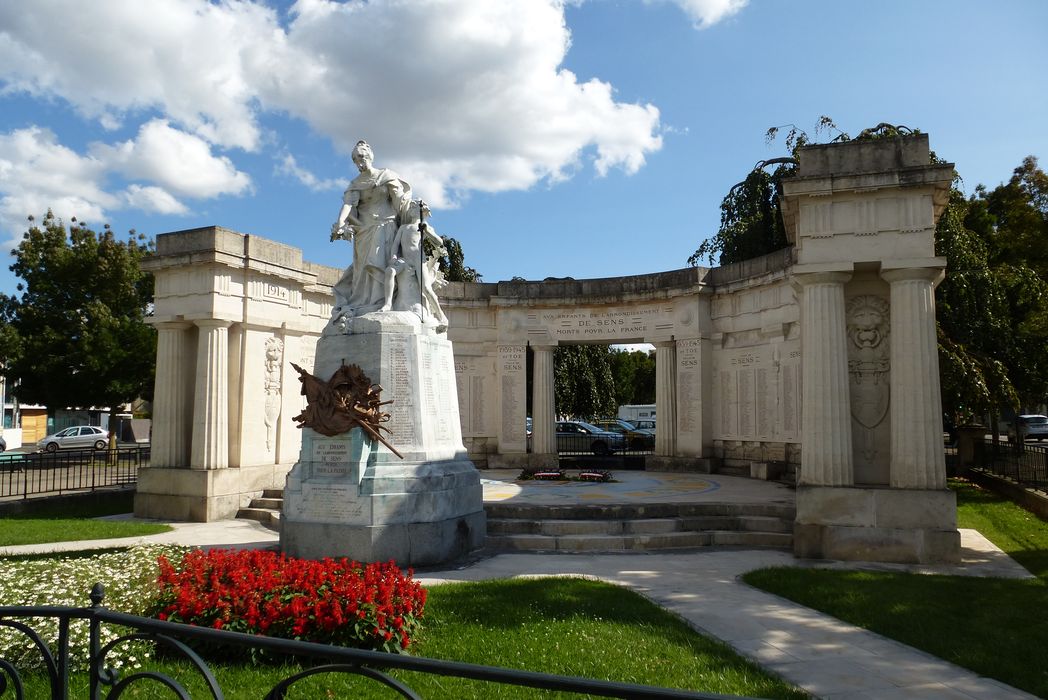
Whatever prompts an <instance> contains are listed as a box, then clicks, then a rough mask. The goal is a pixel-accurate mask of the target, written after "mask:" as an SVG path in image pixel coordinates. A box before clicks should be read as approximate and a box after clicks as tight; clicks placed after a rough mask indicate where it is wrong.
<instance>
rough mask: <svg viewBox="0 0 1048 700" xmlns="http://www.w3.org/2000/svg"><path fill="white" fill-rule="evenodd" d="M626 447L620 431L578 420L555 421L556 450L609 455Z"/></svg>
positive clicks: (624, 438)
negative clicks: (615, 431)
mask: <svg viewBox="0 0 1048 700" xmlns="http://www.w3.org/2000/svg"><path fill="white" fill-rule="evenodd" d="M624 449H626V437H625V436H624V435H622V434H621V433H613V432H611V431H610V430H602V429H600V428H598V427H597V426H595V425H592V424H590V423H586V422H583V421H580V420H562V421H557V452H592V453H593V454H595V455H609V454H611V453H612V452H621V451H622V450H624Z"/></svg>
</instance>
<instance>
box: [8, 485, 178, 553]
mask: <svg viewBox="0 0 1048 700" xmlns="http://www.w3.org/2000/svg"><path fill="white" fill-rule="evenodd" d="M132 496H133V494H132V493H130V492H127V493H120V494H112V495H108V494H107V495H106V496H104V497H99V498H97V499H93V500H88V501H84V502H78V503H72V504H70V503H67V502H62V503H54V502H48V501H46V500H43V499H41V500H40V501H39V502H38V503H33V504H30V505H31V508H30V509H29V510H28V512H25V513H19V514H12V515H4V516H3V517H2V518H0V547H9V546H13V545H19V544H45V543H48V542H65V541H82V540H98V539H109V538H116V537H139V536H142V535H155V534H157V533H160V532H169V531H170V530H171V526H170V525H166V524H163V523H143V522H130V521H122V520H97V518H100V517H103V516H106V515H120V514H122V513H129V512H131V510H132V508H133V506H132V501H131V499H132Z"/></svg>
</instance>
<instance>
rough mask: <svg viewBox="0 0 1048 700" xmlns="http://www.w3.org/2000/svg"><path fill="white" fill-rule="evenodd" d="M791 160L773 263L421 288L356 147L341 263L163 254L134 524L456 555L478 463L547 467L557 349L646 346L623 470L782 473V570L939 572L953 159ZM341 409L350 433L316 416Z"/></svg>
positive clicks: (898, 148)
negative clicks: (792, 503)
mask: <svg viewBox="0 0 1048 700" xmlns="http://www.w3.org/2000/svg"><path fill="white" fill-rule="evenodd" d="M797 157H798V161H799V163H798V167H797V172H796V175H795V176H794V177H792V178H790V179H788V180H787V181H785V182H784V184H783V191H782V193H781V201H782V204H783V211H784V213H785V217H786V220H785V222H784V223H785V225H786V230H787V234H788V236H789V240H790V243H791V247H789V248H787V249H785V250H783V251H779V252H777V253H773V254H770V255H767V256H764V257H761V258H756V259H753V260H750V261H746V262H743V263H738V264H735V265H731V266H726V267H721V268H714V269H707V268H701V267H691V268H684V269H678V270H671V271H668V272H655V273H650V274H640V275H636V276H630V277H621V278H615V279H593V280H573V279H568V280H547V281H517V280H515V281H500V282H494V283H462V282H451V283H448V284H447V285H446V286H444V287H443V288H440V289H438V287H439V279H438V278H437V277H436V275H435V274H433V270H432V269H431V266H430V262H431V261H430V260H429V259H428V258H427V256H426V254H425V252H424V250H425V246H424V244H423V243H422V238H423V237H424V236H426V229H427V227H426V226H422V227H420V226H419V222H421V221H423V219H424V218H425V213H426V212H425V208H424V206H423V205H422V204H421V203H418V202H414V201H413V200H412V199H411V196H410V195H409V194H408V192H409V191H410V188H409V187H408V185H407V183H406V182H404V181H402V180H400V178H399V177H398V176H397V175H396V174H394V173H391V172H389V171H388V170H381V169H376V168H374V166H373V164H372V163H371V154H370V149H365V148H364V147H363V145H361V146H358V149H357V150H356V151H355V152H354V160H355V161H356V162H357V164H358V167H360V169H361V176H360V177H358V178H357V179H356V180H354V183H353V184H352V185H351V186H350V189H349V190H348V191H347V194H346V199H345V205H344V206H343V208H342V211H341V212H340V213H339V217H338V221H337V223H336V226H335V229H334V231H333V234H334V236H335V238H347V239H351V241H352V247H353V264H352V267H351V269H350V270H347V271H344V270H342V269H339V268H334V267H328V266H324V265H318V264H314V263H311V262H308V261H305V260H303V259H302V252H301V250H300V249H298V248H295V247H293V246H289V245H284V244H280V243H276V242H274V241H269V240H266V239H263V238H259V237H257V236H252V235H248V234H242V233H238V232H235V231H231V230H228V229H224V228H221V227H206V228H198V229H193V230H189V231H179V232H173V233H168V234H162V235H160V236H159V237H158V239H157V253H156V255H155V256H154V257H153V258H152V259H151V260H150V261H148V266H149V269H150V270H151V271H152V272H153V274H154V275H155V278H156V295H155V299H156V301H155V305H156V306H155V313H154V317H153V322H154V324H155V325H156V327H157V329H158V331H159V340H158V351H157V383H156V391H155V401H154V414H153V418H154V432H153V456H152V464H151V466H150V467H149V468H147V469H143V470H142V472H141V474H140V477H139V484H138V491H137V495H136V501H135V512H136V514H138V515H140V516H149V517H158V518H169V519H182V520H197V521H209V520H218V519H223V518H230V517H234V516H235V515H236V513H237V511H238V510H239V509H240V508H242V507H244V506H246V505H247V504H248V503H249V502H250V501H251V499H253V498H255V497H258V496H259V495H261V494H262V493H264V492H265V491H266V490H267V489H275V488H282V487H285V486H286V487H285V488H284V497H285V503H284V512H283V518H282V520H283V522H282V523H281V528H282V535H281V543H282V546H283V547H284V548H285V550H286V551H288V552H290V553H293V554H300V555H305V556H318V555H324V554H339V553H344V554H347V555H351V556H358V557H361V558H371V557H373V558H390V557H393V558H396V559H397V560H398V561H401V562H402V563H404V564H408V563H412V562H419V563H421V562H423V561H436V560H440V559H442V558H446V557H450V556H453V555H454V553H456V552H460V551H463V550H464V549H468V548H471V547H474V546H476V545H478V544H479V543H480V538H482V537H483V531H484V516H483V509H482V505H481V496H480V486H479V479H478V475H477V471H476V470H475V469H474V465H475V466H476V467H479V468H481V469H484V468H494V467H503V468H521V467H524V466H533V467H534V466H545V465H552V464H556V462H557V446H556V439H555V438H556V435H555V432H554V430H555V427H554V426H555V421H554V404H553V350H554V348H555V347H557V346H558V345H562V344H574V343H605V344H610V343H640V342H644V343H651V344H653V345H654V346H655V349H656V375H657V376H656V408H657V414H658V430H657V433H656V445H655V454H653V455H650V456H648V457H646V458H645V468H646V469H649V470H675V471H695V472H704V473H710V472H713V473H716V470H717V469H718V468H720V467H721V466H722V465H750V466H751V467H752V473H754V474H760V473H761V465H770V464H777V465H786V466H788V467H790V469H791V470H792V471H793V472H795V474H796V486H797V488H796V518H795V521H794V523H793V549H794V552H795V554H797V555H798V556H801V557H813V558H830V559H864V560H869V561H895V562H948V561H956V560H957V558H958V557H959V552H960V537H959V534H958V532H957V529H956V506H955V500H954V495H953V493H952V492H951V491H949V490H948V489H947V488H946V470H945V462H944V455H943V440H942V432H941V431H942V424H941V420H942V411H941V400H940V395H939V369H938V356H937V345H936V334H935V302H934V290H935V286H936V285H937V284H938V282H939V281H940V280H941V279H942V277H943V274H944V268H945V260H944V259H943V258H940V257H936V255H935V245H934V234H935V225H936V221H937V219H938V217H939V214H940V213H941V212H942V210H943V208H944V206H945V204H946V202H947V198H948V195H949V189H950V184H951V181H952V178H953V166H952V164H948V163H933V162H932V161H931V159H930V152H929V141H928V136H927V134H916V135H909V136H899V137H890V138H880V139H875V140H856V141H851V142H845V143H832V144H825V145H816V146H807V147H804V148H801V149H799V150H798V153H797ZM565 233H569V232H565ZM337 245H342V244H341V243H339V244H337ZM420 249H421V250H420ZM677 255H678V254H675V253H673V252H672V251H667V260H672V259H674V258H675V257H676V256H677ZM427 270H428V272H427ZM438 295H439V300H438ZM528 360H530V361H528ZM294 365H297V366H298V368H297V369H296V367H295V366H294ZM300 379H302V380H303V381H304V383H303V381H299V380H300ZM376 386H379V387H381V391H380V393H378V394H376V393H375V392H376V391H378V390H377V389H376V390H374V391H373V389H374V387H376ZM303 387H305V388H306V390H307V394H310V393H311V392H312V394H313V396H314V397H317V398H318V402H316V403H315V402H314V400H313V399H310V401H308V402H307V401H305V400H304V398H303V396H302V395H301V390H302V388H303ZM529 391H530V405H531V417H532V419H533V425H534V428H533V430H534V432H533V435H532V438H531V441H530V446H529V443H528V441H527V440H526V439H525V418H526V416H527V409H526V407H527V406H528V404H529V396H528V392H529ZM390 400H391V401H392V403H389V404H386V403H384V402H385V401H390ZM340 402H341V405H353V406H356V409H357V412H356V413H353V414H352V415H353V416H355V417H353V418H352V420H350V419H347V418H346V416H345V415H340V414H332V413H330V412H327V409H325V408H324V406H327V405H329V404H332V405H333V404H339V403H340ZM384 414H388V419H387V418H386V416H385V415H384ZM358 418H362V419H363V420H362V422H361V421H360V420H358ZM296 419H298V420H296ZM353 421H356V422H353ZM300 424H303V425H304V426H305V427H301V428H300V427H299V425H300ZM311 425H312V426H313V427H311ZM347 425H351V426H352V429H350V430H349V432H348V433H347V432H338V431H339V430H340V429H341V428H343V427H346V426H347ZM386 429H388V432H387V430H386ZM332 430H334V431H335V432H334V434H332ZM369 431H370V432H369ZM379 437H381V438H382V439H381V440H380V439H378V438H379ZM383 441H385V443H384V442H383ZM394 450H395V451H394ZM397 453H400V455H402V456H403V458H401V457H399V456H397ZM350 549H352V550H353V553H351V552H350V551H349V550H350ZM356 552H360V554H357V553H356Z"/></svg>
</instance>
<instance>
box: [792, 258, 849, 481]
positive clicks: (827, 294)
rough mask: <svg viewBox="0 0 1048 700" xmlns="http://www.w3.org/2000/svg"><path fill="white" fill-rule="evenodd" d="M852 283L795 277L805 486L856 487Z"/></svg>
mask: <svg viewBox="0 0 1048 700" xmlns="http://www.w3.org/2000/svg"><path fill="white" fill-rule="evenodd" d="M850 277H851V273H847V272H815V273H802V274H797V275H794V279H795V280H796V282H797V283H798V285H799V286H800V300H801V349H802V352H801V375H802V381H801V386H802V394H801V399H802V401H803V409H802V416H803V426H802V429H801V441H802V447H801V472H800V477H799V483H802V484H808V485H816V486H851V485H852V484H853V483H854V481H855V468H854V464H853V461H852V434H851V402H850V399H849V390H848V348H847V336H846V326H845V319H844V283H845V282H847V281H848V279H850Z"/></svg>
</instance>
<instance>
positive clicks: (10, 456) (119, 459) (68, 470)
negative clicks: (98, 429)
mask: <svg viewBox="0 0 1048 700" xmlns="http://www.w3.org/2000/svg"><path fill="white" fill-rule="evenodd" d="M149 454H150V453H149V446H148V445H140V446H134V447H120V448H118V449H117V450H116V451H109V450H59V451H57V452H25V453H15V452H5V453H2V454H0V498H11V497H20V498H29V497H31V496H42V495H60V494H64V493H71V492H77V491H95V490H97V489H104V488H112V487H115V486H132V485H134V484H135V483H136V482H137V481H138V470H139V468H140V467H147V466H149Z"/></svg>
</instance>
